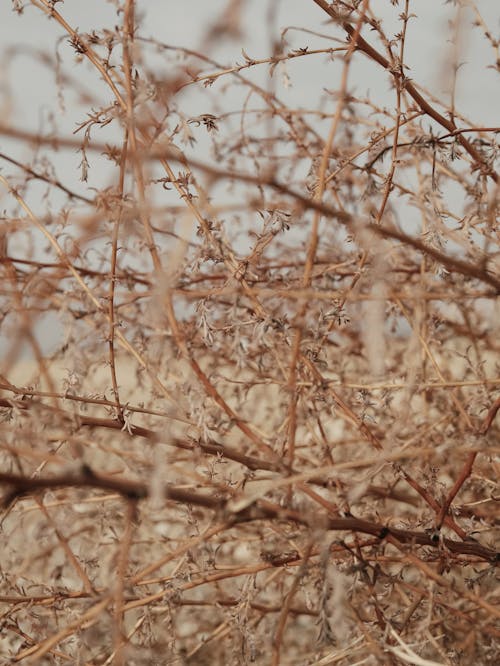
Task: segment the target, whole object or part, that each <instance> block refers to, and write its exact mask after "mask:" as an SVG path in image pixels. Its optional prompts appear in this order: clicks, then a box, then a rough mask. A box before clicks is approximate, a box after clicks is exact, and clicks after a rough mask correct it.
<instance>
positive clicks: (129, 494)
mask: <svg viewBox="0 0 500 666" xmlns="http://www.w3.org/2000/svg"><path fill="white" fill-rule="evenodd" d="M0 484H3V485H6V486H7V487H8V488H9V490H8V492H7V493H6V494H5V495H4V497H3V504H4V506H6V505H7V504H9V503H10V502H12V501H13V500H14V499H17V498H19V497H23V496H27V495H34V494H37V493H39V492H42V491H44V490H49V489H50V490H54V489H57V488H95V489H99V490H106V491H108V492H113V493H117V494H119V495H122V496H123V497H124V498H125V499H128V500H142V499H145V498H146V497H148V496H149V493H150V490H149V486H148V485H147V484H146V483H143V482H141V481H133V480H131V479H126V478H123V477H116V476H105V475H102V474H97V473H95V472H94V471H93V470H92V469H91V468H90V467H88V466H83V467H82V469H81V472H80V473H79V474H60V475H59V476H53V477H34V478H30V477H27V476H22V475H19V474H11V473H7V472H0ZM163 496H164V498H165V499H166V500H171V501H175V502H180V503H183V504H192V505H194V506H199V507H203V508H207V509H211V510H214V511H217V512H219V513H222V514H225V517H226V518H228V519H229V521H230V523H231V524H234V525H240V524H242V523H247V522H253V521H256V520H268V519H272V520H285V521H291V522H293V523H297V524H299V525H303V526H306V527H312V528H319V529H321V528H323V529H326V530H332V531H347V532H360V533H363V534H370V535H372V536H375V537H378V538H379V539H381V540H383V539H385V538H386V537H387V536H388V535H390V536H393V537H395V538H396V539H398V541H400V542H401V543H405V544H409V545H420V546H428V547H431V548H433V549H437V548H439V547H440V546H441V543H442V544H443V545H444V546H445V547H446V548H447V549H448V550H449V551H450V552H451V553H453V554H456V555H468V556H471V557H477V558H479V559H481V560H486V561H488V562H491V563H492V564H498V563H500V552H499V551H495V550H493V549H491V548H487V547H485V546H482V545H481V544H480V543H478V542H477V541H475V540H474V539H468V540H466V541H454V540H452V539H448V538H443V539H442V540H441V539H439V538H436V536H435V534H432V533H428V532H422V531H416V530H404V529H400V528H396V527H390V526H386V525H381V524H379V523H375V522H371V521H368V520H363V519H361V518H355V517H353V516H349V517H345V518H343V517H335V518H332V517H329V516H324V517H319V516H318V515H317V513H313V515H307V514H306V513H304V512H300V511H297V510H295V509H288V508H284V507H281V506H279V505H277V504H274V503H272V502H269V501H267V500H261V499H257V500H254V501H253V502H252V503H251V504H250V505H248V506H246V507H245V508H244V509H243V510H241V511H236V512H233V511H231V510H230V509H229V505H228V504H227V502H226V500H224V499H223V498H218V497H214V496H213V494H207V493H201V492H196V491H192V490H186V489H185V488H177V487H175V486H169V485H167V486H165V487H164V489H163ZM228 511H229V515H228Z"/></svg>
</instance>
